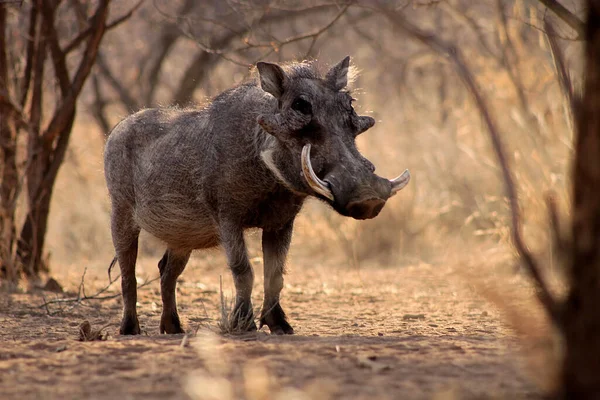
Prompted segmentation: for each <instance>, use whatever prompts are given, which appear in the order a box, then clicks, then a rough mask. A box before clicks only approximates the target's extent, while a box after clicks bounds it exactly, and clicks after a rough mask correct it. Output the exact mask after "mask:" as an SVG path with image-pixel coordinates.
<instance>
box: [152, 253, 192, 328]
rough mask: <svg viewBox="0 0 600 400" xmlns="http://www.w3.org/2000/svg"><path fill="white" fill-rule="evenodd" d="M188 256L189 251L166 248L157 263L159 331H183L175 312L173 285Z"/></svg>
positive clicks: (175, 303) (175, 283)
mask: <svg viewBox="0 0 600 400" xmlns="http://www.w3.org/2000/svg"><path fill="white" fill-rule="evenodd" d="M189 258H190V252H189V251H186V252H175V251H173V250H172V249H167V251H166V252H165V254H164V255H163V257H162V259H161V260H160V262H159V263H158V269H159V271H160V293H161V296H162V303H163V309H162V315H161V317H160V333H184V331H183V329H182V328H181V322H180V321H179V315H178V314H177V301H176V293H175V287H176V286H177V278H178V277H179V275H181V273H182V272H183V270H184V269H185V266H186V264H187V262H188V260H189Z"/></svg>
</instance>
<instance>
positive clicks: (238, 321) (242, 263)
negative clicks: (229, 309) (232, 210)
mask: <svg viewBox="0 0 600 400" xmlns="http://www.w3.org/2000/svg"><path fill="white" fill-rule="evenodd" d="M220 237H221V244H222V245H223V248H224V249H225V253H226V254H227V262H228V264H229V268H230V269H231V272H232V274H233V282H234V284H235V291H236V296H235V300H236V301H235V308H234V309H233V313H232V314H231V321H230V322H231V327H232V329H233V330H247V331H255V330H256V323H254V312H253V310H252V299H251V297H252V285H253V284H254V271H253V270H252V265H250V260H248V252H247V249H246V242H245V240H244V232H243V229H242V228H241V227H240V226H239V225H238V224H235V223H232V222H230V221H221V223H220Z"/></svg>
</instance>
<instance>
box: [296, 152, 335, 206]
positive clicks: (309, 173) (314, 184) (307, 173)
mask: <svg viewBox="0 0 600 400" xmlns="http://www.w3.org/2000/svg"><path fill="white" fill-rule="evenodd" d="M301 161H302V174H303V175H304V179H306V182H307V183H308V186H310V188H311V189H312V190H314V191H315V192H317V193H318V194H320V195H321V196H323V197H326V198H328V199H329V200H331V201H333V200H334V197H333V193H331V190H330V189H329V187H328V186H329V185H327V183H325V182H323V181H322V180H321V179H319V177H318V176H317V174H315V171H314V170H313V167H312V165H311V164H310V144H305V145H304V147H303V148H302V158H301Z"/></svg>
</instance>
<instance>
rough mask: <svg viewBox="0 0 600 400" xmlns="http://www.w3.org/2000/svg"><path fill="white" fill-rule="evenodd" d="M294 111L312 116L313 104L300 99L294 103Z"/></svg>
mask: <svg viewBox="0 0 600 400" xmlns="http://www.w3.org/2000/svg"><path fill="white" fill-rule="evenodd" d="M292 110H295V111H298V112H300V113H302V114H304V115H311V114H312V104H310V103H309V102H308V101H306V100H304V99H303V98H301V97H298V98H297V99H296V100H294V102H293V103H292Z"/></svg>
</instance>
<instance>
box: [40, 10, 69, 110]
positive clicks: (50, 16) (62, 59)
mask: <svg viewBox="0 0 600 400" xmlns="http://www.w3.org/2000/svg"><path fill="white" fill-rule="evenodd" d="M57 7H58V5H53V4H52V2H49V1H44V2H43V6H42V15H43V17H44V25H45V27H46V32H47V34H48V37H47V39H46V40H47V41H48V46H49V47H50V54H51V56H52V65H53V66H54V75H55V76H56V80H57V81H58V85H59V86H60V92H61V95H62V97H63V98H64V97H66V96H67V94H68V93H69V88H70V86H71V78H70V77H69V70H68V68H67V59H66V55H65V53H64V52H63V51H62V49H61V48H60V43H59V41H58V33H57V32H56V27H55V26H54V20H55V14H56V9H57Z"/></svg>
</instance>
